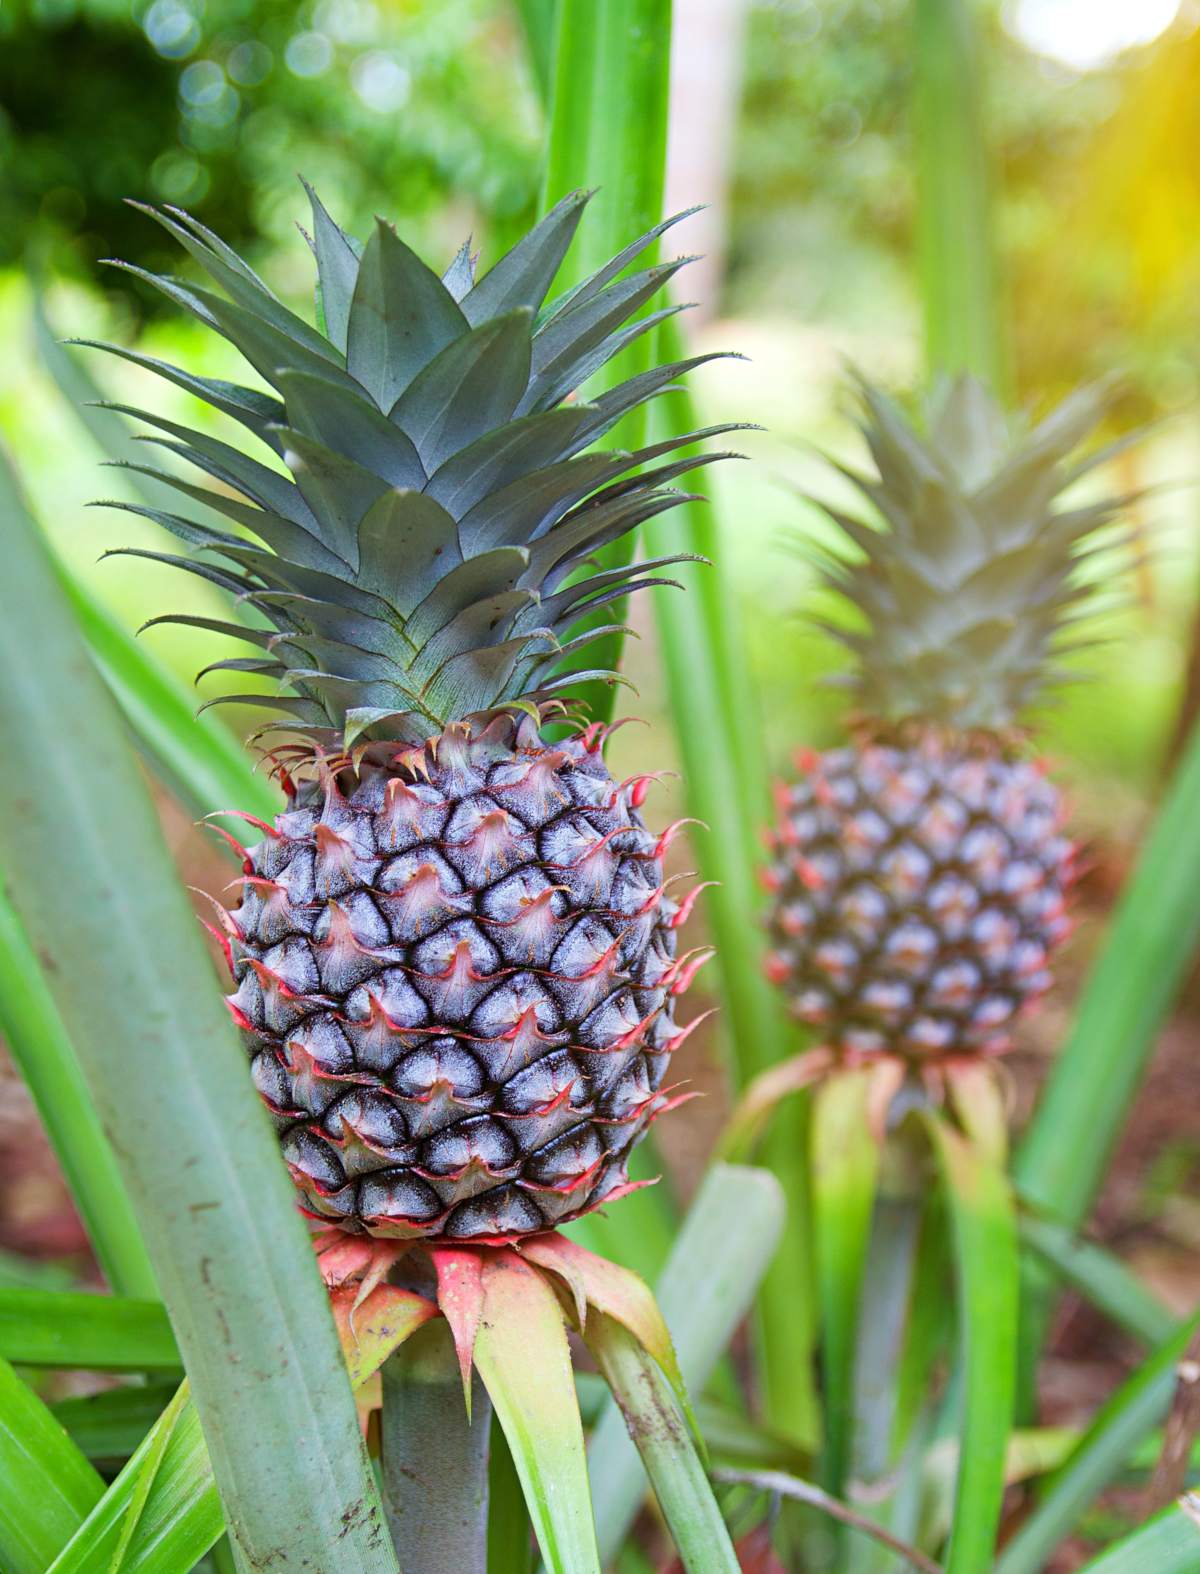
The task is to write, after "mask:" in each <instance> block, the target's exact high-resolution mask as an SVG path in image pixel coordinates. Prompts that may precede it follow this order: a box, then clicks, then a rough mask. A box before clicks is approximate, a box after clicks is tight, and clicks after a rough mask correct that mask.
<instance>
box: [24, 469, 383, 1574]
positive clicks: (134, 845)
mask: <svg viewBox="0 0 1200 1574" xmlns="http://www.w3.org/2000/svg"><path fill="white" fill-rule="evenodd" d="M15 502H16V500H15V499H14V498H9V499H8V500H7V503H8V506H7V507H5V509H4V519H3V530H4V539H5V570H6V576H7V578H6V591H7V596H6V608H5V616H4V618H3V619H0V666H2V667H3V669H4V671H5V674H6V681H5V686H4V689H3V692H2V693H0V791H2V792H3V795H4V798H5V803H6V812H5V814H4V815H3V816H0V864H2V865H3V867H4V868H5V870H6V873H7V875H8V879H9V896H10V899H11V900H12V903H13V907H14V909H15V910H16V912H17V915H18V917H19V919H20V921H21V923H22V926H23V927H24V929H25V932H26V935H27V936H28V939H29V942H30V944H31V945H32V947H33V948H34V950H35V952H37V953H38V954H39V955H42V956H47V957H53V959H54V962H55V971H54V972H53V974H52V975H51V978H52V987H53V990H54V995H55V1003H56V1005H57V1007H58V1010H59V1012H60V1014H61V1016H62V1020H63V1023H64V1025H65V1027H66V1030H67V1032H68V1034H69V1035H70V1038H71V1042H72V1044H73V1045H74V1048H75V1053H76V1056H77V1058H78V1061H79V1064H80V1067H81V1069H82V1071H83V1073H84V1076H85V1079H86V1082H87V1085H88V1088H89V1091H90V1092H91V1095H92V1097H93V1099H94V1100H95V1103H96V1108H97V1111H98V1113H99V1115H100V1117H101V1120H102V1121H103V1122H104V1124H105V1127H106V1129H107V1130H109V1131H112V1132H115V1133H119V1134H120V1143H119V1146H118V1147H117V1148H116V1149H115V1151H116V1152H117V1157H118V1162H119V1163H120V1166H121V1171H122V1175H123V1178H124V1180H125V1184H126V1186H127V1188H128V1191H129V1195H130V1198H131V1200H132V1202H133V1206H134V1209H135V1212H136V1215H137V1220H138V1224H139V1226H140V1228H141V1232H142V1237H143V1239H144V1241H145V1243H146V1247H147V1250H148V1251H149V1254H150V1258H151V1261H152V1263H153V1265H154V1269H155V1275H156V1278H157V1279H158V1282H159V1284H160V1286H161V1289H162V1293H163V1297H164V1299H165V1301H166V1303H167V1307H168V1309H169V1311H170V1314H171V1319H172V1323H173V1325H174V1328H175V1333H176V1337H177V1339H178V1341H179V1346H180V1349H181V1351H182V1352H183V1355H184V1360H185V1364H186V1367H187V1369H188V1372H189V1375H190V1376H191V1379H192V1385H193V1391H194V1393H195V1395H196V1403H197V1407H198V1409H199V1411H200V1413H201V1415H202V1416H203V1418H204V1424H205V1430H206V1434H207V1436H208V1438H209V1442H210V1446H211V1448H212V1453H213V1463H214V1467H215V1473H216V1477H217V1480H218V1482H219V1484H220V1486H221V1490H222V1495H223V1497H224V1498H225V1500H226V1502H227V1505H228V1507H229V1510H230V1519H231V1522H232V1523H233V1524H234V1525H235V1526H236V1533H237V1536H238V1538H239V1540H240V1544H241V1552H242V1555H243V1556H244V1558H245V1559H246V1560H247V1561H250V1562H253V1561H254V1560H258V1561H259V1562H260V1563H261V1562H262V1561H264V1560H268V1561H269V1560H271V1559H276V1560H278V1559H279V1558H280V1557H286V1556H288V1555H289V1549H294V1548H295V1546H296V1544H297V1540H298V1538H299V1537H303V1540H304V1542H305V1546H306V1553H307V1555H308V1556H309V1558H310V1559H311V1560H312V1561H313V1562H314V1563H316V1564H320V1563H322V1562H324V1563H326V1564H327V1565H328V1566H330V1567H333V1566H337V1567H338V1568H339V1569H342V1570H344V1571H346V1574H354V1571H358V1570H363V1571H371V1574H375V1571H378V1574H393V1571H394V1569H395V1560H394V1558H393V1556H392V1551H391V1547H390V1544H389V1543H388V1542H387V1538H386V1532H385V1530H384V1526H383V1521H382V1514H381V1510H380V1506H379V1498H378V1493H377V1490H376V1488H375V1484H374V1481H373V1479H372V1477H371V1476H370V1473H369V1468H368V1464H367V1458H366V1451H365V1448H364V1445H363V1441H362V1438H361V1435H360V1432H359V1428H358V1421H357V1416H356V1413H355V1408H354V1404H353V1401H352V1399H351V1395H350V1391H349V1388H348V1385H347V1381H346V1376H345V1371H344V1366H343V1362H342V1359H341V1355H340V1352H339V1348H338V1344H337V1341H336V1337H335V1334H334V1328H333V1322H332V1318H331V1316H330V1313H329V1310H328V1302H327V1298H326V1296H325V1292H324V1289H323V1287H322V1285H321V1282H320V1279H319V1276H318V1274H317V1272H316V1268H315V1264H314V1261H313V1258H312V1252H311V1248H310V1246H309V1244H308V1237H307V1232H306V1231H305V1229H304V1226H303V1224H302V1222H301V1220H300V1218H299V1216H298V1214H297V1212H296V1207H295V1194H294V1190H293V1188H292V1185H291V1183H290V1181H289V1179H288V1177H287V1173H286V1171H285V1169H284V1167H283V1165H282V1164H281V1162H280V1158H279V1151H278V1145H277V1143H276V1141H275V1138H274V1135H273V1133H272V1132H271V1129H270V1126H269V1123H268V1122H267V1120H266V1118H265V1115H264V1113H263V1111H262V1108H261V1106H260V1105H259V1101H258V1098H257V1096H256V1094H255V1093H254V1091H253V1088H252V1087H251V1084H250V1080H249V1078H248V1076H247V1074H246V1065H245V1055H244V1052H243V1051H242V1049H241V1048H240V1046H239V1045H238V1043H237V1039H236V1036H235V1034H234V1032H233V1030H232V1028H231V1026H230V1024H229V1022H228V1019H227V1016H226V1013H225V1010H224V1007H223V1005H222V1002H221V999H220V996H219V992H218V989H217V985H216V981H215V979H214V977H213V971H212V965H211V962H210V960H209V957H208V955H207V954H206V952H205V949H204V946H203V944H202V943H201V939H200V936H199V934H198V932H197V925H196V921H195V918H194V916H193V914H192V912H191V909H190V907H189V905H188V903H187V901H186V899H185V896H184V893H183V891H182V889H181V887H180V884H179V879H178V875H177V873H176V871H175V868H174V866H173V864H172V862H171V858H170V855H169V853H168V851H167V848H166V845H165V843H164V841H163V838H162V835H161V832H160V831H159V829H158V825H157V822H156V816H155V814H154V809H153V806H152V804H151V803H150V800H149V798H148V797H147V794H146V790H145V787H144V784H143V782H142V779H141V776H140V774H139V772H138V770H137V767H136V764H135V762H134V760H133V758H132V756H131V755H130V753H129V751H128V748H127V746H126V743H125V738H124V729H123V727H122V724H121V721H120V718H119V716H118V713H117V711H116V709H115V706H114V705H113V702H112V700H111V699H110V697H109V696H108V694H107V693H106V691H105V689H104V686H103V684H102V682H101V680H100V678H99V676H98V675H97V674H96V672H95V671H94V669H93V667H92V664H91V661H90V658H89V656H88V654H87V650H86V647H85V645H84V643H83V640H82V638H81V636H80V634H79V632H78V630H77V629H76V627H75V626H74V623H73V621H72V617H71V612H70V609H69V606H68V605H67V603H66V600H65V598H64V597H63V595H62V591H61V588H60V586H59V584H58V581H57V578H56V575H55V571H54V567H53V565H52V562H51V559H50V556H49V553H48V551H47V549H46V546H45V543H44V541H43V539H42V537H41V534H40V532H39V531H38V529H37V527H36V525H35V524H34V523H33V521H32V520H31V519H30V518H29V516H28V514H27V513H26V512H25V511H24V510H23V509H21V508H20V507H17V506H14V505H15ZM298 1437H305V1438H306V1439H307V1440H308V1446H306V1447H305V1448H303V1449H298V1448H297V1447H296V1446H295V1441H296V1439H297V1438H298ZM301 1502H302V1503H303V1504H304V1505H305V1514H304V1522H303V1525H302V1526H300V1525H298V1524H297V1520H296V1516H295V1513H294V1505H295V1504H296V1503H301Z"/></svg>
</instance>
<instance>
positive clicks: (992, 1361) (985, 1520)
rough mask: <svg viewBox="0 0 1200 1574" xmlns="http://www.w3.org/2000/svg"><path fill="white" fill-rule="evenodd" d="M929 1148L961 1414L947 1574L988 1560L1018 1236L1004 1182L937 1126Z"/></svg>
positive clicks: (1012, 1371)
mask: <svg viewBox="0 0 1200 1574" xmlns="http://www.w3.org/2000/svg"><path fill="white" fill-rule="evenodd" d="M926 1126H927V1129H928V1131H929V1133H930V1137H931V1139H932V1142H933V1148H934V1152H935V1154H936V1155H937V1159H938V1163H939V1165H940V1168H941V1171H942V1176H943V1179H944V1181H945V1185H946V1192H947V1195H948V1198H949V1203H950V1216H951V1219H952V1222H953V1227H954V1241H955V1252H956V1256H957V1260H958V1281H959V1330H960V1334H959V1339H960V1360H961V1363H962V1371H963V1390H964V1392H963V1413H962V1420H961V1423H960V1425H959V1428H958V1435H959V1438H960V1442H961V1447H960V1454H959V1466H958V1480H957V1484H956V1487H955V1500H954V1520H953V1524H952V1526H951V1531H950V1545H949V1548H948V1550H947V1553H946V1574H986V1571H988V1570H990V1569H991V1568H992V1565H993V1561H994V1558H995V1545H996V1529H997V1526H998V1524H999V1521H1000V1508H1001V1504H1002V1501H1003V1498H1004V1470H1005V1452H1006V1448H1007V1444H1008V1435H1009V1431H1010V1428H1011V1426H1012V1417H1013V1401H1014V1394H1015V1383H1016V1342H1017V1230H1016V1220H1015V1217H1014V1212H1013V1204H1012V1196H1011V1193H1010V1190H1009V1184H1008V1180H1007V1177H1006V1176H1005V1175H1004V1174H1003V1172H1002V1171H1001V1170H1000V1169H999V1168H998V1167H997V1166H996V1165H995V1164H994V1163H992V1162H991V1161H990V1160H989V1159H988V1158H987V1157H986V1156H985V1155H984V1154H982V1153H981V1152H980V1151H979V1150H978V1149H977V1148H974V1147H972V1146H971V1145H970V1144H968V1143H967V1142H966V1141H965V1140H964V1139H963V1138H962V1137H961V1136H959V1134H958V1133H957V1132H956V1131H954V1130H953V1128H952V1127H950V1126H949V1125H947V1123H946V1122H945V1121H944V1120H942V1119H940V1118H938V1117H934V1116H931V1117H928V1118H927V1120H926Z"/></svg>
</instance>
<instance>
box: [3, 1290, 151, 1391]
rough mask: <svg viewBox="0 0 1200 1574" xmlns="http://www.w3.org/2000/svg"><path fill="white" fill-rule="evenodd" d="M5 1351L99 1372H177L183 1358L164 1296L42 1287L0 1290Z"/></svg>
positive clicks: (12, 1357) (23, 1360)
mask: <svg viewBox="0 0 1200 1574" xmlns="http://www.w3.org/2000/svg"><path fill="white" fill-rule="evenodd" d="M0 1356H3V1357H4V1359H5V1360H7V1361H15V1362H16V1363H17V1364H18V1365H20V1366H57V1367H76V1368H89V1369H91V1370H94V1371H98V1372H177V1371H178V1370H179V1368H180V1366H181V1364H182V1363H181V1361H180V1358H179V1350H178V1348H177V1346H176V1344H175V1335H174V1334H173V1333H172V1332H171V1324H170V1322H169V1321H168V1319H167V1313H166V1308H165V1307H163V1306H162V1305H161V1304H160V1303H159V1302H157V1301H130V1300H124V1299H121V1300H118V1299H116V1298H114V1297H112V1296H107V1295H76V1294H65V1295H64V1294H47V1293H46V1292H44V1291H41V1290H0Z"/></svg>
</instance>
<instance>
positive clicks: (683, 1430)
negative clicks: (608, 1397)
mask: <svg viewBox="0 0 1200 1574" xmlns="http://www.w3.org/2000/svg"><path fill="white" fill-rule="evenodd" d="M587 1345H588V1349H589V1350H590V1351H591V1352H592V1354H593V1355H594V1356H595V1358H596V1364H597V1365H598V1366H599V1368H600V1370H601V1372H602V1373H603V1374H604V1377H605V1379H606V1381H607V1382H608V1385H609V1387H610V1388H611V1389H612V1391H613V1395H614V1397H615V1398H616V1400H617V1403H618V1404H619V1405H620V1407H621V1412H622V1414H623V1415H624V1417H625V1424H626V1425H627V1426H628V1428H629V1434H630V1436H631V1437H632V1438H633V1441H634V1443H635V1444H636V1446H637V1450H638V1453H639V1454H640V1455H641V1456H642V1463H643V1464H644V1465H645V1467H646V1474H647V1475H648V1476H649V1477H650V1483H651V1485H652V1486H653V1488H654V1495H655V1497H657V1499H658V1504H659V1507H660V1508H661V1509H662V1512H663V1518H664V1519H665V1520H666V1522H667V1528H668V1530H669V1531H670V1532H671V1539H672V1541H673V1542H674V1543H675V1548H676V1550H677V1551H678V1553H679V1556H680V1560H681V1561H682V1563H683V1566H684V1568H685V1569H686V1570H687V1571H688V1574H720V1571H725V1574H738V1560H737V1554H736V1553H735V1552H734V1550H733V1544H732V1542H731V1541H730V1539H729V1532H728V1530H727V1529H726V1528H725V1521H724V1520H723V1519H722V1518H721V1511H720V1509H719V1508H718V1507H717V1502H716V1499H715V1498H714V1497H713V1492H712V1487H711V1486H710V1485H709V1483H708V1477H707V1476H706V1475H705V1473H704V1467H703V1465H702V1464H701V1463H700V1457H699V1455H698V1454H697V1452H696V1445H695V1443H694V1441H693V1439H692V1436H691V1433H690V1432H689V1430H688V1424H687V1420H686V1419H685V1417H684V1414H683V1411H682V1410H681V1409H680V1406H679V1400H678V1399H677V1398H676V1396H675V1394H674V1393H673V1392H672V1389H671V1385H670V1383H669V1382H668V1381H667V1379H666V1377H665V1376H664V1375H663V1373H662V1370H661V1369H660V1367H659V1365H658V1363H657V1362H656V1361H655V1360H654V1357H653V1356H652V1355H650V1354H649V1352H648V1351H647V1350H646V1349H644V1347H643V1346H642V1344H641V1343H640V1342H639V1341H638V1340H637V1339H635V1338H634V1336H633V1335H632V1334H631V1333H630V1332H629V1331H628V1329H626V1328H623V1327H622V1326H621V1324H620V1323H618V1322H617V1321H615V1319H613V1318H612V1317H606V1316H605V1315H604V1313H603V1312H600V1313H595V1312H594V1313H593V1314H592V1316H591V1317H589V1318H588V1323H587Z"/></svg>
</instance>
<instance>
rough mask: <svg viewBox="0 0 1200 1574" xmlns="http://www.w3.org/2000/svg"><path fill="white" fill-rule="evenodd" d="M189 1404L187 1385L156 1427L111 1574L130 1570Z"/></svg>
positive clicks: (181, 1389) (184, 1385)
mask: <svg viewBox="0 0 1200 1574" xmlns="http://www.w3.org/2000/svg"><path fill="white" fill-rule="evenodd" d="M187 1402H188V1397H187V1384H186V1383H183V1384H181V1385H180V1388H179V1391H178V1392H177V1393H176V1395H175V1397H174V1398H173V1399H172V1400H171V1402H170V1404H168V1406H167V1407H166V1409H165V1410H164V1411H163V1413H162V1415H161V1416H160V1417H159V1418H158V1420H157V1422H156V1423H155V1425H154V1431H153V1436H152V1437H151V1439H150V1443H149V1447H148V1448H147V1449H146V1450H145V1452H144V1455H143V1458H142V1465H141V1469H140V1470H139V1471H138V1475H137V1480H136V1481H135V1483H134V1487H133V1493H132V1496H131V1497H130V1500H129V1508H128V1509H127V1511H126V1513H125V1516H124V1518H123V1519H122V1521H121V1534H120V1536H119V1537H118V1539H117V1545H116V1548H115V1550H114V1552H113V1555H112V1557H111V1559H110V1560H109V1565H108V1566H109V1570H110V1574H120V1571H121V1570H122V1569H123V1568H124V1567H125V1566H126V1559H127V1556H128V1552H129V1548H130V1546H131V1545H132V1543H133V1538H134V1536H135V1535H136V1534H137V1531H138V1528H139V1526H140V1525H141V1523H142V1515H143V1514H144V1512H145V1509H146V1503H147V1501H148V1500H149V1497H150V1493H151V1492H152V1491H153V1490H154V1483H155V1481H156V1480H157V1479H158V1472H159V1468H160V1466H161V1465H162V1462H163V1456H164V1455H165V1454H166V1451H167V1449H168V1448H169V1447H170V1444H171V1438H172V1436H173V1435H174V1432H175V1428H176V1427H177V1426H178V1425H179V1422H180V1418H181V1416H182V1413H183V1410H184V1407H185V1406H186V1405H187Z"/></svg>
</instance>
